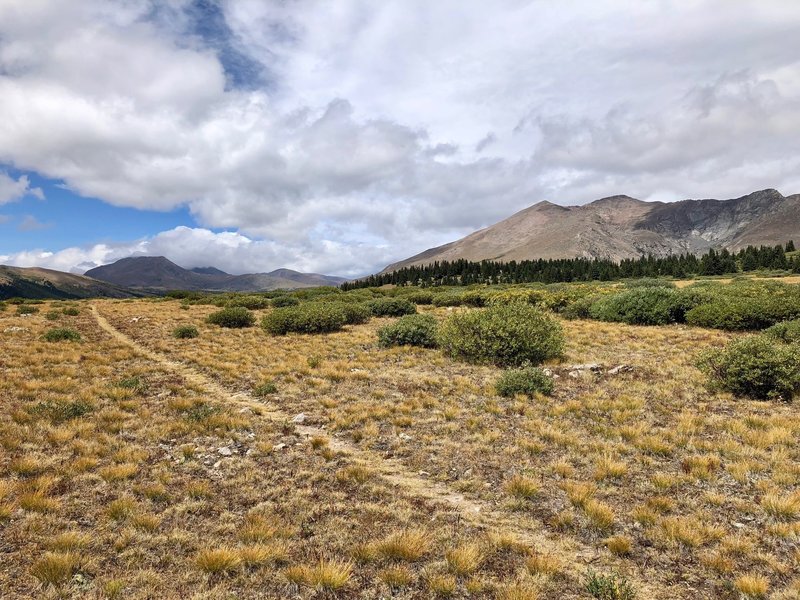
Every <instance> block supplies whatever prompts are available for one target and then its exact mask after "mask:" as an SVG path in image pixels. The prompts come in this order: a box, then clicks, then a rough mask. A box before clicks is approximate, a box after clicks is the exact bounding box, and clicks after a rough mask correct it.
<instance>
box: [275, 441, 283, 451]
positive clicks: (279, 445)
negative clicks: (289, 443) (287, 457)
mask: <svg viewBox="0 0 800 600" xmlns="http://www.w3.org/2000/svg"><path fill="white" fill-rule="evenodd" d="M284 448H286V444H284V443H282V442H281V443H280V444H275V445H274V446H273V447H272V449H273V450H283V449H284Z"/></svg>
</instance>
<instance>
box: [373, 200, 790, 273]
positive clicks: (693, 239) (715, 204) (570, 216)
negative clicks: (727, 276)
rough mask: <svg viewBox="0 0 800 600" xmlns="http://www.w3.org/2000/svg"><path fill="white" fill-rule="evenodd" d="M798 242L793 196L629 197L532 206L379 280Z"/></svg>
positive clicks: (415, 258)
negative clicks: (444, 269) (444, 267)
mask: <svg viewBox="0 0 800 600" xmlns="http://www.w3.org/2000/svg"><path fill="white" fill-rule="evenodd" d="M791 239H794V240H800V194H795V195H793V196H783V195H781V193H780V192H778V191H777V190H771V189H769V190H762V191H759V192H753V193H752V194H748V195H747V196H742V197H741V198H735V199H732V200H682V201H680V202H644V201H642V200H637V199H635V198H631V197H629V196H611V197H609V198H601V199H600V200H595V201H594V202H591V203H589V204H585V205H582V206H559V205H557V204H552V203H550V202H539V203H538V204H534V205H533V206H530V207H528V208H526V209H524V210H522V211H520V212H518V213H516V214H514V215H512V216H511V217H509V218H507V219H505V220H504V221H500V222H499V223H496V224H494V225H492V226H490V227H487V228H485V229H481V230H479V231H476V232H475V233H472V234H470V235H468V236H466V237H464V238H462V239H460V240H457V241H455V242H450V243H449V244H445V245H444V246H439V247H437V248H431V249H429V250H425V251H424V252H422V253H420V254H417V255H415V256H412V257H411V258H408V259H406V260H402V261H400V262H397V263H394V264H391V265H389V266H388V267H386V269H384V271H383V272H391V271H395V270H397V269H400V268H403V267H408V266H413V265H423V264H429V263H432V262H434V261H442V260H447V261H453V260H458V259H462V258H463V259H466V260H471V261H480V260H495V261H510V260H526V259H536V258H573V257H586V258H611V259H613V260H621V259H624V258H636V257H639V256H642V255H647V254H652V255H654V256H666V255H669V254H679V253H683V252H691V253H703V252H705V251H707V250H708V249H709V248H715V249H721V248H727V249H729V250H738V249H739V248H743V247H745V246H748V245H751V244H752V245H755V246H758V245H761V244H765V245H775V244H782V243H785V242H787V241H789V240H791Z"/></svg>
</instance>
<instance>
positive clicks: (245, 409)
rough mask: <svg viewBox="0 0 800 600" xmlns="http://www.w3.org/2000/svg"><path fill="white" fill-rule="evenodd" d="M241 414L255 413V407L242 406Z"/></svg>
mask: <svg viewBox="0 0 800 600" xmlns="http://www.w3.org/2000/svg"><path fill="white" fill-rule="evenodd" d="M239 414H240V415H252V414H253V409H252V408H249V407H247V406H245V407H244V408H240V409H239Z"/></svg>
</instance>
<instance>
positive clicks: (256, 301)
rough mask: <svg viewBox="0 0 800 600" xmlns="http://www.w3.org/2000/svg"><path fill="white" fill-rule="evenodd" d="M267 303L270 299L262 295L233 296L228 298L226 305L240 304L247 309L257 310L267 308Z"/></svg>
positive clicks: (268, 303)
mask: <svg viewBox="0 0 800 600" xmlns="http://www.w3.org/2000/svg"><path fill="white" fill-rule="evenodd" d="M269 305H270V301H269V300H268V299H267V298H265V297H264V296H234V297H233V298H231V299H230V300H228V303H227V305H226V306H241V307H243V308H247V309H249V310H259V309H262V308H267V307H269Z"/></svg>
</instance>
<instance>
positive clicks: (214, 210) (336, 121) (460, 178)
mask: <svg viewBox="0 0 800 600" xmlns="http://www.w3.org/2000/svg"><path fill="white" fill-rule="evenodd" d="M197 6H198V4H197V3H195V2H191V1H190V0H175V1H171V2H169V3H164V2H155V1H151V0H132V1H129V2H124V3H111V2H107V1H105V0H72V1H70V2H69V3H64V2H55V1H42V2H30V1H29V0H5V1H4V2H2V3H0V114H2V115H3V118H2V119H0V164H6V165H10V166H12V167H14V168H16V169H20V170H27V171H31V172H36V173H39V174H41V175H43V176H46V177H49V178H52V179H55V180H59V181H62V182H63V183H64V185H66V186H67V187H68V188H70V189H71V190H73V191H75V192H77V193H79V194H82V195H85V196H90V197H97V198H100V199H101V200H103V201H105V202H108V203H111V204H115V205H119V206H129V207H136V208H141V209H155V210H168V209H172V208H175V207H180V206H186V207H188V208H189V210H190V211H191V214H192V215H193V216H194V218H195V219H196V221H197V224H198V227H197V228H194V229H190V230H189V231H191V232H192V233H191V234H190V233H187V232H186V231H182V232H181V233H175V232H176V231H177V230H174V231H171V232H164V233H162V234H158V235H154V236H153V237H151V238H148V240H146V241H143V242H136V243H134V244H125V243H120V245H119V249H117V247H116V246H114V245H107V246H96V247H94V248H89V249H83V250H81V249H69V250H64V251H62V252H55V253H52V252H53V250H54V249H46V251H44V252H38V253H36V252H27V253H21V254H19V255H15V256H17V260H21V261H28V262H31V261H34V260H38V261H49V264H56V263H58V264H60V265H66V266H68V267H70V268H74V267H75V266H76V265H78V264H83V263H86V264H90V263H92V264H93V263H95V262H97V261H98V260H101V259H99V258H98V257H100V256H105V257H106V258H104V259H102V260H110V258H111V257H113V256H118V255H121V253H122V252H133V251H136V249H137V248H139V244H140V243H141V244H145V246H146V247H147V248H148V251H150V249H151V248H158V249H160V250H163V251H164V253H165V254H168V255H169V256H170V257H173V258H177V257H178V256H180V257H181V260H184V261H185V262H186V261H189V262H191V263H192V264H196V263H197V261H195V260H194V259H193V258H191V257H192V256H195V257H197V259H198V260H205V259H206V256H205V255H203V248H206V247H213V248H215V249H218V250H219V251H220V254H219V255H217V256H214V255H209V256H208V257H207V258H208V259H215V260H209V261H208V262H209V263H212V264H215V265H216V266H219V267H220V268H228V269H230V268H232V267H236V268H237V269H238V270H247V271H254V270H260V269H261V268H262V265H266V266H264V267H263V268H267V269H270V268H275V267H277V266H282V265H287V266H291V265H295V266H304V267H307V268H308V269H310V270H315V271H327V270H333V271H334V272H338V273H364V272H367V271H369V270H374V269H375V268H379V267H380V266H382V264H381V263H382V262H389V261H391V260H396V259H399V258H403V257H405V256H408V255H410V254H413V253H415V252H417V251H419V250H422V249H424V248H425V247H428V246H431V245H436V244H439V243H443V242H445V241H449V240H450V239H454V238H456V237H459V236H460V235H463V234H465V233H467V232H469V231H471V230H473V229H474V228H477V227H480V226H483V225H487V224H489V223H491V222H493V221H495V220H498V219H500V218H502V217H505V216H507V215H509V214H510V213H512V212H514V211H516V210H518V209H521V208H523V207H525V206H527V205H530V204H532V203H534V202H537V201H539V200H543V199H549V200H552V201H556V202H562V203H582V202H587V201H591V200H593V199H595V198H597V197H601V196H606V195H610V194H614V193H627V194H630V195H634V196H639V197H642V198H645V199H647V198H659V199H678V198H684V197H698V196H705V197H709V196H710V197H726V196H727V197H731V196H738V195H742V194H744V193H747V192H749V191H752V190H755V189H760V188H766V187H775V188H778V189H781V190H782V191H784V192H785V193H794V192H797V191H800V178H799V177H798V175H797V173H798V172H799V171H798V168H797V167H798V159H797V157H798V156H800V36H797V35H796V31H797V30H798V28H799V27H800V11H798V10H797V8H796V7H795V6H794V4H793V3H791V2H783V1H780V0H766V1H764V0H758V1H757V0H742V1H741V2H736V3H731V2H729V1H728V0H698V1H696V2H691V3H674V2H652V3H633V4H632V3H630V2H624V1H622V0H614V1H611V0H610V1H608V2H601V3H598V2H589V1H585V2H583V1H580V2H572V3H547V2H527V1H522V0H501V1H499V2H494V3H486V2H477V1H464V0H442V1H441V2H430V1H427V2H426V1H424V0H386V1H382V2H364V1H363V0H339V1H337V2H325V1H322V0H297V1H294V2H282V1H278V0H275V1H266V2H265V1H261V0H224V1H222V2H220V3H219V5H218V6H219V7H220V8H221V11H222V20H223V25H224V31H220V36H221V37H223V38H224V42H225V44H227V46H228V47H229V48H230V49H231V51H235V52H236V53H238V54H237V56H239V57H244V58H243V59H242V60H244V59H246V60H248V61H251V63H252V64H253V65H257V66H258V67H260V68H261V69H262V71H261V72H260V74H259V76H258V78H255V77H254V76H252V74H251V77H252V81H251V82H250V83H251V85H246V86H237V85H235V82H236V81H237V77H232V73H231V69H236V68H237V67H236V64H233V66H232V63H230V62H226V60H225V55H224V52H223V51H222V49H221V46H220V41H219V39H215V41H214V43H210V42H209V41H208V40H207V39H205V38H204V37H203V35H202V33H201V32H199V31H196V30H193V29H192V26H191V22H192V18H191V15H192V14H196V10H197ZM193 11H194V12H193ZM210 18H211V17H209V19H210ZM240 63H241V61H240ZM240 63H237V64H240ZM248 73H250V71H248ZM28 194H32V195H40V194H41V190H38V191H37V189H36V188H34V189H31V188H30V184H29V181H28V180H27V178H25V176H22V177H19V178H17V179H13V178H11V177H9V176H8V175H6V174H4V173H3V172H0V203H2V202H7V201H9V200H14V199H19V198H20V197H22V196H24V195H28ZM212 229H228V230H232V231H233V232H235V233H232V234H219V233H213V232H212V231H211V230H212ZM203 232H205V233H203ZM209 235H210V236H212V237H211V238H209V239H208V240H207V239H205V238H202V236H209ZM192 236H194V237H192ZM198 236H201V237H198ZM231 236H234V237H233V238H232V237H231ZM191 240H194V241H195V242H197V243H198V244H199V245H198V246H197V247H195V248H193V247H192V246H191V243H193V242H192V241H191ZM226 240H227V241H226ZM245 240H246V241H245ZM234 241H235V243H234ZM82 253H83V254H82ZM334 255H335V256H334ZM36 257H38V258H36ZM79 259H80V262H74V261H76V260H79ZM69 261H73V262H71V263H69V264H68V262H69ZM220 261H229V262H228V263H226V265H223V264H219V262H220ZM242 261H244V262H242ZM269 261H272V262H269ZM268 262H269V264H267V263H268ZM197 264H199V263H197Z"/></svg>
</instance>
